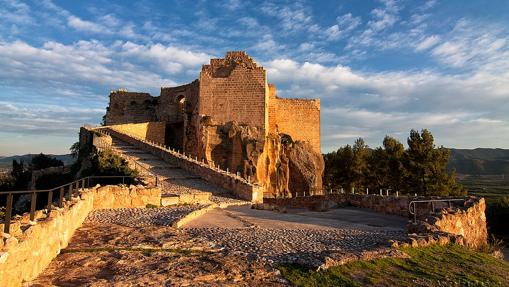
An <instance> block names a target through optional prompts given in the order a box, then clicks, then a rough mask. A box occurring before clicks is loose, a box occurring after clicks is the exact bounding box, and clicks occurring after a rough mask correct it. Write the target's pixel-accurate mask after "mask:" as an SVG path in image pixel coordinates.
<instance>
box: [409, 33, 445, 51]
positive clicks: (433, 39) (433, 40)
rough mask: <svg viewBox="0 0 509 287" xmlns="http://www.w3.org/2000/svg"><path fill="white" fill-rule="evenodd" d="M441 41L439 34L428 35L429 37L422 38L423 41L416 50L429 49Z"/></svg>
mask: <svg viewBox="0 0 509 287" xmlns="http://www.w3.org/2000/svg"><path fill="white" fill-rule="evenodd" d="M439 41H440V36H437V35H431V36H428V37H426V38H424V39H422V41H421V42H420V43H419V44H418V45H417V46H416V47H415V50H416V51H423V50H427V49H429V48H431V47H433V46H435V45H436V44H437V43H438V42H439Z"/></svg>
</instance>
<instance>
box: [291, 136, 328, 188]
mask: <svg viewBox="0 0 509 287" xmlns="http://www.w3.org/2000/svg"><path fill="white" fill-rule="evenodd" d="M286 155H287V157H288V163H289V165H288V167H289V175H290V176H289V182H288V187H289V189H290V191H291V193H292V196H295V195H297V194H299V195H301V194H302V195H303V194H314V195H316V194H321V193H322V174H323V170H324V167H325V163H324V161H323V157H322V155H321V154H319V153H317V152H315V151H314V150H313V147H312V146H311V145H310V144H308V143H306V142H296V143H294V144H293V145H292V146H291V147H289V148H287V149H286Z"/></svg>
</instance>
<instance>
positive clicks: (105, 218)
mask: <svg viewBox="0 0 509 287" xmlns="http://www.w3.org/2000/svg"><path fill="white" fill-rule="evenodd" d="M203 207H204V206H202V205H185V206H176V207H159V208H119V209H101V210H96V211H93V212H91V213H90V214H89V215H88V217H87V219H86V221H87V222H94V223H110V224H118V225H122V226H128V227H141V226H150V225H158V226H171V225H172V224H173V223H174V222H175V221H177V220H179V219H181V218H183V217H184V216H186V215H187V214H189V213H191V212H193V211H195V210H198V209H200V208H203Z"/></svg>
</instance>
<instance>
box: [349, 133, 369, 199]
mask: <svg viewBox="0 0 509 287" xmlns="http://www.w3.org/2000/svg"><path fill="white" fill-rule="evenodd" d="M352 149H353V162H352V179H353V181H352V184H353V187H355V188H356V189H360V188H362V187H365V186H366V185H367V184H368V180H367V176H368V174H369V170H368V158H369V155H370V150H369V147H368V145H366V143H365V142H364V140H363V139H362V138H358V139H357V140H356V141H355V143H354V145H353V148H352Z"/></svg>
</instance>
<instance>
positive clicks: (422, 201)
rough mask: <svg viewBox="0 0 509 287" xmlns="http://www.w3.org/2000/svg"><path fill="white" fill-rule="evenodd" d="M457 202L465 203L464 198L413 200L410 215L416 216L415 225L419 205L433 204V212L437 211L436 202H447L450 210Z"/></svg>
mask: <svg viewBox="0 0 509 287" xmlns="http://www.w3.org/2000/svg"><path fill="white" fill-rule="evenodd" d="M456 201H463V202H465V199H464V198H451V199H428V200H412V201H410V202H409V203H408V213H410V215H413V216H414V223H415V222H417V209H416V208H417V205H416V204H417V203H431V211H432V212H434V211H435V202H447V203H448V204H449V208H450V207H452V205H451V203H452V202H456Z"/></svg>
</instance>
